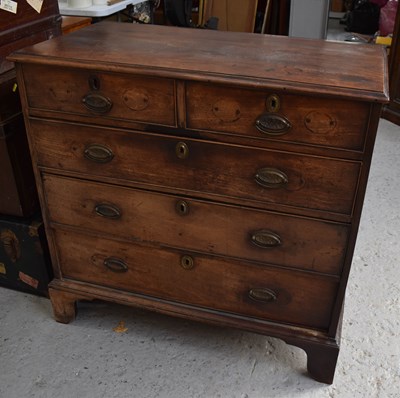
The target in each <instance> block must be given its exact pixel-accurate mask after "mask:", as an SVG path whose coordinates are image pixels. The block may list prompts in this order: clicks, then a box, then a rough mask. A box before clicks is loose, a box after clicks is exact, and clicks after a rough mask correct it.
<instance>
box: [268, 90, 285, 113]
mask: <svg viewBox="0 0 400 398" xmlns="http://www.w3.org/2000/svg"><path fill="white" fill-rule="evenodd" d="M266 107H267V111H268V112H273V113H274V112H278V111H279V109H280V107H281V101H280V99H279V97H278V96H277V95H276V94H272V95H270V96H269V97H268V98H267V101H266Z"/></svg>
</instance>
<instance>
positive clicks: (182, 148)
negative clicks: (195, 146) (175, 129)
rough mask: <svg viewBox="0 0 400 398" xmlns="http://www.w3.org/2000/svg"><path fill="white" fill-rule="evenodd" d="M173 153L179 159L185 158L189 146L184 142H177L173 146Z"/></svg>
mask: <svg viewBox="0 0 400 398" xmlns="http://www.w3.org/2000/svg"><path fill="white" fill-rule="evenodd" d="M175 153H176V156H178V158H179V159H186V158H187V157H188V156H189V147H188V146H187V145H186V144H185V143H184V142H178V143H177V144H176V147H175Z"/></svg>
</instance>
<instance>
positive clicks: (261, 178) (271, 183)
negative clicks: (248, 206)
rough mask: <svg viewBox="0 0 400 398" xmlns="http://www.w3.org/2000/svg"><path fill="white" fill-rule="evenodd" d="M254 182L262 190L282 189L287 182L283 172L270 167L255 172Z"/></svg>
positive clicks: (287, 179)
mask: <svg viewBox="0 0 400 398" xmlns="http://www.w3.org/2000/svg"><path fill="white" fill-rule="evenodd" d="M255 180H256V182H257V184H258V185H261V186H262V187H264V188H283V187H284V186H285V185H287V183H288V182H289V178H288V176H287V175H286V174H285V173H284V172H283V171H281V170H278V169H274V168H272V167H264V168H262V169H259V170H257V173H256V175H255Z"/></svg>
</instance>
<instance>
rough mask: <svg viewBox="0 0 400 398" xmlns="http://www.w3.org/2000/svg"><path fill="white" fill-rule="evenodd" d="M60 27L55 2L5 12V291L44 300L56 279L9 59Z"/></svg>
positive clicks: (1, 126) (1, 167)
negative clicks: (32, 295)
mask: <svg viewBox="0 0 400 398" xmlns="http://www.w3.org/2000/svg"><path fill="white" fill-rule="evenodd" d="M60 27H61V16H60V14H59V12H58V3H57V1H56V0H44V2H43V5H42V8H41V11H40V13H38V12H37V11H36V10H34V9H33V8H32V7H31V6H30V5H29V4H28V3H27V2H25V1H23V2H18V7H17V13H16V14H14V13H10V12H7V11H5V10H3V9H1V10H0V285H2V286H7V287H11V288H15V289H18V290H24V291H29V292H32V293H37V294H42V295H43V294H46V293H47V283H48V282H49V280H50V279H51V276H52V273H51V271H50V267H49V261H50V260H49V255H48V250H47V243H46V237H45V235H44V227H43V223H42V220H41V214H40V210H39V203H38V197H37V191H36V184H35V180H34V175H33V171H32V163H31V159H30V153H29V148H28V143H27V137H26V132H25V125H24V120H23V115H22V111H21V104H20V99H19V91H18V88H17V82H16V79H15V70H14V65H13V63H12V62H10V61H8V60H7V59H6V57H7V56H8V55H9V54H10V53H11V52H12V51H15V50H17V49H20V48H22V47H25V46H28V45H31V44H35V43H38V42H40V41H44V40H47V39H50V38H52V37H55V36H58V35H59V34H60V33H61V29H60Z"/></svg>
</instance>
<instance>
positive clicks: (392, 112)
mask: <svg viewBox="0 0 400 398" xmlns="http://www.w3.org/2000/svg"><path fill="white" fill-rule="evenodd" d="M389 76H390V77H389V83H390V84H389V87H390V103H389V104H388V105H386V106H385V107H384V110H383V115H382V116H383V117H384V118H385V119H387V120H390V121H391V122H393V123H395V124H397V125H400V7H398V9H397V14H396V23H395V28H394V32H393V42H392V45H391V47H390V56H389Z"/></svg>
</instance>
